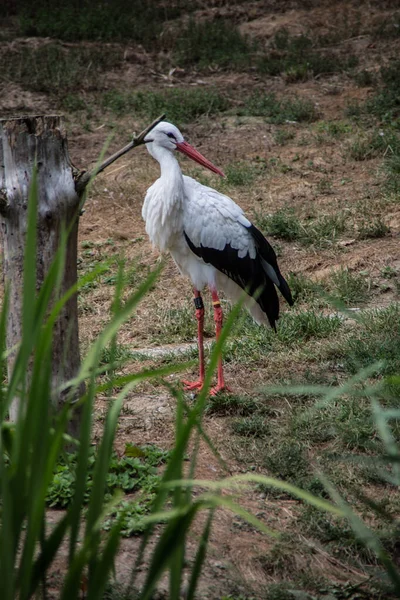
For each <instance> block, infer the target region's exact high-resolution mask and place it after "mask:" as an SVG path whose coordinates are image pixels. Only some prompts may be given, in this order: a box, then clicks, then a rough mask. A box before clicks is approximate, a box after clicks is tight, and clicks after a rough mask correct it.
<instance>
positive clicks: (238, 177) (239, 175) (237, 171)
mask: <svg viewBox="0 0 400 600" xmlns="http://www.w3.org/2000/svg"><path fill="white" fill-rule="evenodd" d="M259 171H260V169H259V168H257V167H256V166H255V165H254V164H252V163H247V162H244V161H239V162H234V163H230V164H228V165H227V167H226V168H225V169H224V172H225V175H226V183H227V184H228V185H233V186H235V187H242V186H249V185H251V184H252V183H253V182H254V180H255V178H256V176H257V174H258V173H259Z"/></svg>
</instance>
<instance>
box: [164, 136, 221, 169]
mask: <svg viewBox="0 0 400 600" xmlns="http://www.w3.org/2000/svg"><path fill="white" fill-rule="evenodd" d="M176 149H177V150H179V152H182V154H186V156H188V157H189V158H191V159H192V160H194V161H195V162H197V163H199V165H201V166H202V167H205V168H206V169H209V170H210V171H212V172H213V173H217V174H218V175H221V177H225V173H223V172H222V171H221V169H218V167H216V166H215V165H213V164H212V162H210V161H209V160H207V158H205V157H204V156H203V155H202V154H200V152H198V151H197V150H196V149H195V148H193V146H191V145H190V144H188V143H187V142H177V144H176Z"/></svg>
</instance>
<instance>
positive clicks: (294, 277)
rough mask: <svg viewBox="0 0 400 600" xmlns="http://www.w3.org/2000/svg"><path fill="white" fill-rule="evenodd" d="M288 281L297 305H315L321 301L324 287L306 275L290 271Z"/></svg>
mask: <svg viewBox="0 0 400 600" xmlns="http://www.w3.org/2000/svg"><path fill="white" fill-rule="evenodd" d="M286 280H287V282H288V284H289V287H290V290H291V292H292V296H293V300H294V301H295V302H296V304H298V303H299V302H306V303H313V302H315V301H316V300H318V299H320V294H321V290H322V286H321V285H320V284H318V283H316V282H314V281H312V280H311V279H309V278H308V277H306V276H305V275H302V274H301V273H293V271H290V272H289V273H288V276H287V277H286Z"/></svg>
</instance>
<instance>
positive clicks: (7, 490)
mask: <svg viewBox="0 0 400 600" xmlns="http://www.w3.org/2000/svg"><path fill="white" fill-rule="evenodd" d="M1 433H3V432H1ZM4 459H5V455H4V453H3V451H1V452H0V486H1V488H0V489H1V502H2V506H1V529H0V581H1V582H2V584H1V589H2V598H3V599H4V600H14V598H15V579H14V561H15V557H16V550H17V548H16V543H15V539H16V537H18V533H19V532H18V530H17V529H16V523H15V518H14V515H13V494H12V487H11V485H10V480H9V470H8V467H7V466H6V465H5V462H4Z"/></svg>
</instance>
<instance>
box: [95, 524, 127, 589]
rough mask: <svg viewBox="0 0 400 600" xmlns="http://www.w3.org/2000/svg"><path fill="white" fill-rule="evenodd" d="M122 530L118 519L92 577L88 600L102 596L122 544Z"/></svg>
mask: <svg viewBox="0 0 400 600" xmlns="http://www.w3.org/2000/svg"><path fill="white" fill-rule="evenodd" d="M120 532H121V523H120V522H119V521H118V522H117V523H115V525H114V526H113V528H112V530H111V531H110V534H109V536H108V539H107V542H106V544H105V546H104V548H103V554H102V556H101V558H100V560H98V561H97V564H96V569H95V570H94V572H93V574H92V577H91V578H90V581H89V590H88V595H87V600H98V599H99V598H102V595H103V593H104V590H105V587H106V585H107V581H108V577H109V574H110V571H111V569H112V568H113V565H114V559H115V556H116V554H117V551H118V548H119V545H120V541H121V533H120Z"/></svg>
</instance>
